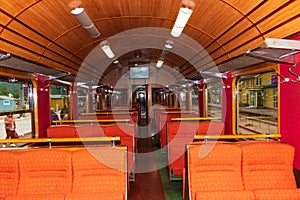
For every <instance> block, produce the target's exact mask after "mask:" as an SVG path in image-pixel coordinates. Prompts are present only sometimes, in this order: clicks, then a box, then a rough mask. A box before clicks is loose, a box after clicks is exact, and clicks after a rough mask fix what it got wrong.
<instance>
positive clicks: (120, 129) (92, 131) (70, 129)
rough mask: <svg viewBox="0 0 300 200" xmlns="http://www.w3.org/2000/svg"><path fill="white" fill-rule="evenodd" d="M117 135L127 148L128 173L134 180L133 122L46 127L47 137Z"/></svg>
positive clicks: (134, 147) (134, 141)
mask: <svg viewBox="0 0 300 200" xmlns="http://www.w3.org/2000/svg"><path fill="white" fill-rule="evenodd" d="M102 136H107V137H109V136H119V137H120V138H121V145H124V146H127V148H128V173H129V176H130V180H131V181H134V168H135V152H136V147H137V137H136V126H135V125H133V124H112V125H101V126H100V125H81V126H76V125H57V126H50V127H49V128H48V129H47V137H48V138H75V137H102Z"/></svg>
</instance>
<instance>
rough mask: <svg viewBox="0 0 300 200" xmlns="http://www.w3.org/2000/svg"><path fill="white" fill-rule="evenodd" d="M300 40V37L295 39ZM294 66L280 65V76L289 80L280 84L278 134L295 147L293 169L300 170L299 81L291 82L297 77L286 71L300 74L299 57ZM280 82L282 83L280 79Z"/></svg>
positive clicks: (282, 139) (296, 57)
mask: <svg viewBox="0 0 300 200" xmlns="http://www.w3.org/2000/svg"><path fill="white" fill-rule="evenodd" d="M295 39H296V40H300V36H299V37H297V38H295ZM294 61H295V62H296V66H295V67H293V66H291V65H287V64H281V65H280V74H281V75H282V76H284V77H287V78H290V81H289V82H287V83H281V84H280V93H279V95H280V96H279V98H280V99H279V100H280V104H279V105H280V109H279V110H280V113H279V115H280V133H281V141H283V142H288V143H289V144H291V145H293V146H294V147H295V159H294V168H296V169H298V170H300V104H299V102H300V81H298V82H293V81H291V80H296V79H297V77H296V76H294V75H292V74H291V73H290V72H289V71H288V69H289V68H291V70H292V71H293V72H295V73H296V74H300V55H299V54H298V55H296V56H294ZM280 81H283V80H282V79H280Z"/></svg>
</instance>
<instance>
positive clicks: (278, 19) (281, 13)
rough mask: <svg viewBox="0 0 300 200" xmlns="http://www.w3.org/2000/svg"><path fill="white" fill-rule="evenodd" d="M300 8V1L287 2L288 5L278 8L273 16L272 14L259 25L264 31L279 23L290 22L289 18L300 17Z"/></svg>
mask: <svg viewBox="0 0 300 200" xmlns="http://www.w3.org/2000/svg"><path fill="white" fill-rule="evenodd" d="M299 8H300V1H294V2H293V3H291V4H287V5H286V6H284V7H282V9H280V10H278V12H276V13H274V14H273V15H272V16H270V17H269V18H267V19H266V20H264V21H263V22H262V23H260V24H259V27H260V28H261V30H262V31H263V32H267V31H268V30H272V29H273V28H274V27H276V26H277V25H278V24H284V23H288V22H289V20H290V19H291V18H293V17H296V16H298V17H297V18H299V17H300V11H299ZM293 13H295V14H293ZM296 13H298V14H296ZM291 28H292V27H291Z"/></svg>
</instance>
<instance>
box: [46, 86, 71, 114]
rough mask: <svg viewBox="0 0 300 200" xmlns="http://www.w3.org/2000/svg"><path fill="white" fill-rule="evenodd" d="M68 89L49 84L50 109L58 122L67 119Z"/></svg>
mask: <svg viewBox="0 0 300 200" xmlns="http://www.w3.org/2000/svg"><path fill="white" fill-rule="evenodd" d="M68 93H69V91H68V87H67V86H65V85H56V84H51V86H50V108H51V110H53V111H54V112H55V113H56V115H57V116H58V118H59V119H60V120H63V119H69V96H68Z"/></svg>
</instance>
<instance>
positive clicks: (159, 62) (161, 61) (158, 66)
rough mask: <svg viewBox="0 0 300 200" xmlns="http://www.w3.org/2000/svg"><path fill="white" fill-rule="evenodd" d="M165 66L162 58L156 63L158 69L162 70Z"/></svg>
mask: <svg viewBox="0 0 300 200" xmlns="http://www.w3.org/2000/svg"><path fill="white" fill-rule="evenodd" d="M163 64H164V60H163V59H162V58H160V59H158V61H157V63H156V67H157V68H161V67H162V65H163Z"/></svg>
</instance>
